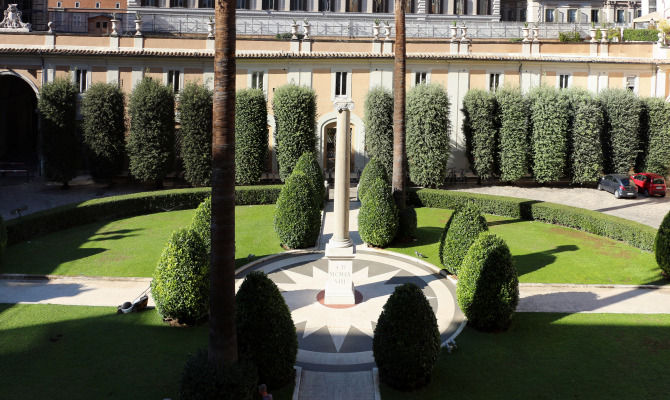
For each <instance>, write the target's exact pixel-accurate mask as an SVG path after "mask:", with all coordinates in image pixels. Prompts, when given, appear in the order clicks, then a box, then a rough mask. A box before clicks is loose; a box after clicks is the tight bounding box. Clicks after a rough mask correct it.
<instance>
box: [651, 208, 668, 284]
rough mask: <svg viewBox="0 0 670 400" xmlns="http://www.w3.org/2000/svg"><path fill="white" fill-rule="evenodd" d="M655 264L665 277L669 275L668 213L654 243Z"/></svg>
mask: <svg viewBox="0 0 670 400" xmlns="http://www.w3.org/2000/svg"><path fill="white" fill-rule="evenodd" d="M654 253H655V255H656V263H657V264H658V266H659V267H661V270H663V272H664V273H665V274H666V275H670V212H669V213H667V214H665V217H664V218H663V222H661V226H660V227H659V228H658V233H657V234H656V239H655V241H654Z"/></svg>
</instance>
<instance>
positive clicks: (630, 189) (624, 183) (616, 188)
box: [598, 174, 637, 199]
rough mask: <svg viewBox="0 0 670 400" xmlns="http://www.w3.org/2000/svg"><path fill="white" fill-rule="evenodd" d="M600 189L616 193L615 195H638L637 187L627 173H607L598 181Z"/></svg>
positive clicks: (620, 196) (633, 196)
mask: <svg viewBox="0 0 670 400" xmlns="http://www.w3.org/2000/svg"><path fill="white" fill-rule="evenodd" d="M598 190H607V191H608V192H610V193H614V197H616V198H617V199H620V198H622V197H632V198H635V197H637V187H636V186H635V184H634V183H633V181H632V180H631V179H630V178H629V177H627V176H626V175H619V174H611V175H605V176H603V177H602V178H600V180H599V181H598Z"/></svg>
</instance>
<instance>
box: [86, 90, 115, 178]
mask: <svg viewBox="0 0 670 400" xmlns="http://www.w3.org/2000/svg"><path fill="white" fill-rule="evenodd" d="M81 115H82V118H83V120H82V128H83V129H82V130H83V134H84V143H85V144H86V146H87V147H88V150H89V153H90V155H91V164H92V165H91V172H92V175H93V177H94V178H102V179H110V178H111V177H112V176H114V175H117V174H119V173H120V172H121V169H122V168H123V161H124V158H125V153H126V151H125V150H126V149H125V135H126V114H125V96H124V94H123V91H121V89H120V88H119V87H118V86H117V85H116V83H94V84H93V85H91V87H90V88H88V90H86V93H85V94H84V99H83V100H82V102H81Z"/></svg>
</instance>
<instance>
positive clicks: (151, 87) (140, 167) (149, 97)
mask: <svg viewBox="0 0 670 400" xmlns="http://www.w3.org/2000/svg"><path fill="white" fill-rule="evenodd" d="M129 109H130V110H129V114H130V135H129V136H128V143H127V148H128V157H129V158H130V173H131V174H132V175H133V176H134V177H135V178H137V179H139V180H141V181H145V182H155V183H156V184H157V185H159V186H160V185H161V184H162V181H163V178H165V175H167V173H168V171H169V168H170V166H171V165H172V160H173V157H174V125H175V122H174V93H173V92H172V89H171V88H170V87H168V86H165V85H162V84H160V83H158V82H157V81H155V80H153V79H151V78H148V77H145V78H144V79H142V80H141V81H140V82H139V83H138V84H137V86H135V89H134V90H133V92H132V94H131V95H130V104H129Z"/></svg>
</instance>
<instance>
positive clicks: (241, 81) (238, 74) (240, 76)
mask: <svg viewBox="0 0 670 400" xmlns="http://www.w3.org/2000/svg"><path fill="white" fill-rule="evenodd" d="M235 88H236V89H237V90H239V89H246V88H247V70H246V69H238V70H237V71H235Z"/></svg>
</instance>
